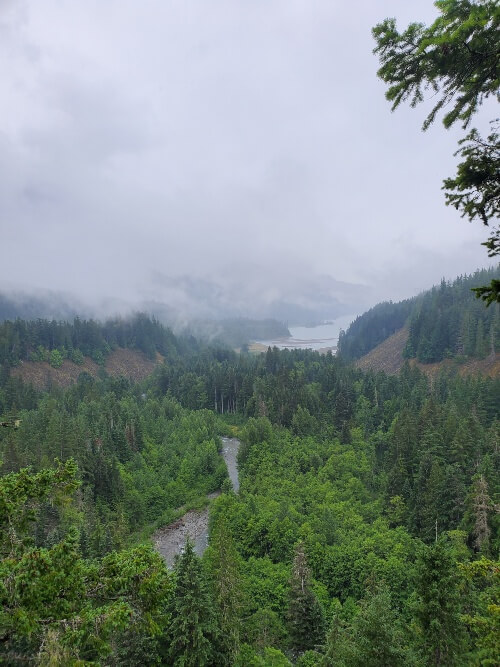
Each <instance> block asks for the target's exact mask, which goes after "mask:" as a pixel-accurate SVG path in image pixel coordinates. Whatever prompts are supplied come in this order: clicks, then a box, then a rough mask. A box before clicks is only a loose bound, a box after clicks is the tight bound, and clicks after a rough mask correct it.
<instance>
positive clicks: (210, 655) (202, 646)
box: [168, 541, 220, 667]
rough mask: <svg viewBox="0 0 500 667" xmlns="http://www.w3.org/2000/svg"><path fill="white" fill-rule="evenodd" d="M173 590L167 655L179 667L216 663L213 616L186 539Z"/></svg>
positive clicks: (214, 617) (199, 568)
mask: <svg viewBox="0 0 500 667" xmlns="http://www.w3.org/2000/svg"><path fill="white" fill-rule="evenodd" d="M175 575H176V581H175V589H174V594H173V598H172V602H171V605H170V611H171V618H172V620H171V623H170V627H169V630H168V640H169V646H168V658H169V661H170V664H172V665H176V666H177V665H178V666H179V667H203V666H205V665H216V664H220V662H219V661H218V660H217V656H216V642H217V636H218V629H217V624H216V616H215V612H214V607H213V601H212V599H211V596H210V593H209V590H208V586H207V583H206V580H205V576H204V573H203V570H202V566H201V561H200V559H199V558H198V556H197V555H196V554H195V552H194V549H193V544H192V543H191V542H189V541H188V542H186V547H185V549H184V553H183V554H181V556H180V557H179V559H178V561H177V563H176V567H175Z"/></svg>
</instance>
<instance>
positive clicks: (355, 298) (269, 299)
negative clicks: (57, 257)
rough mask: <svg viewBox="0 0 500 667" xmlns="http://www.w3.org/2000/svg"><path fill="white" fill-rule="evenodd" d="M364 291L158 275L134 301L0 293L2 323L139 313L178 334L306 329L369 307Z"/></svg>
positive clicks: (327, 284)
mask: <svg viewBox="0 0 500 667" xmlns="http://www.w3.org/2000/svg"><path fill="white" fill-rule="evenodd" d="M366 294H367V292H366V288H365V287H364V286H362V285H356V284H353V283H346V282H341V281H337V280H335V279H333V278H331V277H329V276H321V277H311V278H309V280H307V279H303V278H302V277H300V278H299V277H296V278H295V279H289V278H282V279H281V280H277V281H276V282H275V283H274V284H271V285H266V282H265V280H261V281H260V282H259V281H257V282H249V281H247V280H246V279H245V275H244V273H243V275H240V276H235V277H234V279H233V280H223V279H218V280H216V279H202V278H199V277H195V276H189V275H183V276H169V275H165V274H160V273H158V274H156V275H155V277H154V289H152V290H151V291H150V292H149V293H148V294H147V295H145V298H140V297H139V296H138V295H131V296H130V298H127V297H126V296H124V297H121V298H118V297H113V296H111V297H103V298H100V299H97V298H96V299H90V298H88V297H87V298H82V297H79V296H76V295H72V294H68V293H66V292H58V291H51V290H35V289H33V290H25V291H21V290H4V291H3V292H2V293H0V319H2V320H5V319H15V318H16V317H21V318H23V319H33V318H38V317H42V318H48V319H52V318H54V319H72V318H73V317H75V316H77V315H78V316H80V317H94V318H97V319H106V318H107V317H114V316H126V315H128V314H130V313H132V312H137V311H142V312H146V313H148V314H150V315H154V316H155V317H157V318H158V319H159V320H160V321H162V322H164V323H165V324H168V325H170V326H172V327H173V328H174V329H176V330H181V329H183V328H184V327H185V326H187V325H188V324H190V323H192V322H193V321H195V320H196V321H199V320H222V319H228V318H241V317H244V318H251V319H256V320H261V319H269V318H272V319H275V320H278V321H280V322H284V323H286V324H292V325H293V324H309V323H311V322H318V321H322V320H324V319H332V318H335V317H338V316H340V315H344V314H350V313H352V312H359V310H360V309H363V308H364V307H367V306H368V305H369V304H368V303H367V299H366Z"/></svg>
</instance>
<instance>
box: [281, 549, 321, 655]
mask: <svg viewBox="0 0 500 667" xmlns="http://www.w3.org/2000/svg"><path fill="white" fill-rule="evenodd" d="M288 627H289V632H290V644H291V646H292V648H293V650H294V651H296V652H298V653H301V652H303V651H307V650H308V649H313V648H315V647H316V646H317V645H318V644H321V643H322V642H323V640H324V633H325V619H324V614H323V608H322V607H321V605H320V603H319V601H318V599H317V598H316V595H315V594H314V592H313V590H312V589H311V573H310V570H309V566H308V565H307V556H306V553H305V547H304V543H303V542H299V543H298V544H297V546H296V547H295V557H294V559H293V565H292V576H291V578H290V592H289V602H288Z"/></svg>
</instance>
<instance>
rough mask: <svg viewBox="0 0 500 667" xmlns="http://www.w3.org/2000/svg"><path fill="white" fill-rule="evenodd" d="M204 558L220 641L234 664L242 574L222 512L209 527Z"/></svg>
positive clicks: (238, 636)
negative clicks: (209, 575) (209, 574)
mask: <svg viewBox="0 0 500 667" xmlns="http://www.w3.org/2000/svg"><path fill="white" fill-rule="evenodd" d="M207 560H208V564H209V568H210V571H211V574H212V577H213V585H214V593H215V595H214V597H215V604H216V607H217V612H218V614H219V625H220V630H221V635H222V641H223V643H224V645H225V647H226V651H225V652H226V654H227V657H228V659H229V663H228V664H233V663H234V660H235V656H236V654H237V653H238V650H239V646H240V632H241V619H240V614H241V606H242V592H241V575H240V572H239V556H238V553H237V551H236V548H235V546H234V540H233V538H232V535H231V532H230V531H229V527H228V524H227V520H226V518H225V516H223V515H219V517H218V519H217V523H216V525H215V526H214V527H213V529H212V534H211V539H210V549H209V552H208V554H207Z"/></svg>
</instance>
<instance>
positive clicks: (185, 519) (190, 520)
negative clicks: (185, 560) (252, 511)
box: [152, 438, 241, 568]
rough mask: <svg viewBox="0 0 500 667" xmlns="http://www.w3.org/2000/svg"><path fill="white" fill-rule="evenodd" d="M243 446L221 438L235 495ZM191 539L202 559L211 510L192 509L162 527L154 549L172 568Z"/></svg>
mask: <svg viewBox="0 0 500 667" xmlns="http://www.w3.org/2000/svg"><path fill="white" fill-rule="evenodd" d="M240 444H241V443H240V441H239V440H237V439H236V438H222V456H223V458H224V461H225V462H226V466H227V470H228V474H229V478H230V480H231V482H232V484H233V488H234V490H235V492H236V493H238V490H239V488H240V485H239V480H238V468H237V465H236V462H237V456H238V450H239V448H240ZM219 494H220V491H216V492H214V493H210V494H209V495H208V499H209V500H212V499H213V498H216V497H217V496H218V495H219ZM188 538H189V539H190V540H191V541H192V542H194V550H195V552H196V553H197V554H198V555H199V556H201V555H202V554H203V552H204V551H205V549H206V548H207V546H208V507H206V508H205V509H203V510H189V512H186V514H184V515H183V516H182V517H181V518H180V519H177V521H174V523H171V524H170V525H168V526H163V527H162V528H159V529H158V530H157V531H156V533H154V535H153V537H152V539H153V544H154V546H155V549H156V550H157V551H158V553H159V554H160V555H161V556H163V558H164V559H165V561H166V563H167V565H168V567H170V568H171V567H173V565H174V562H175V557H176V556H177V555H178V554H181V553H182V551H183V549H184V545H185V544H186V540H187V539H188Z"/></svg>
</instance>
